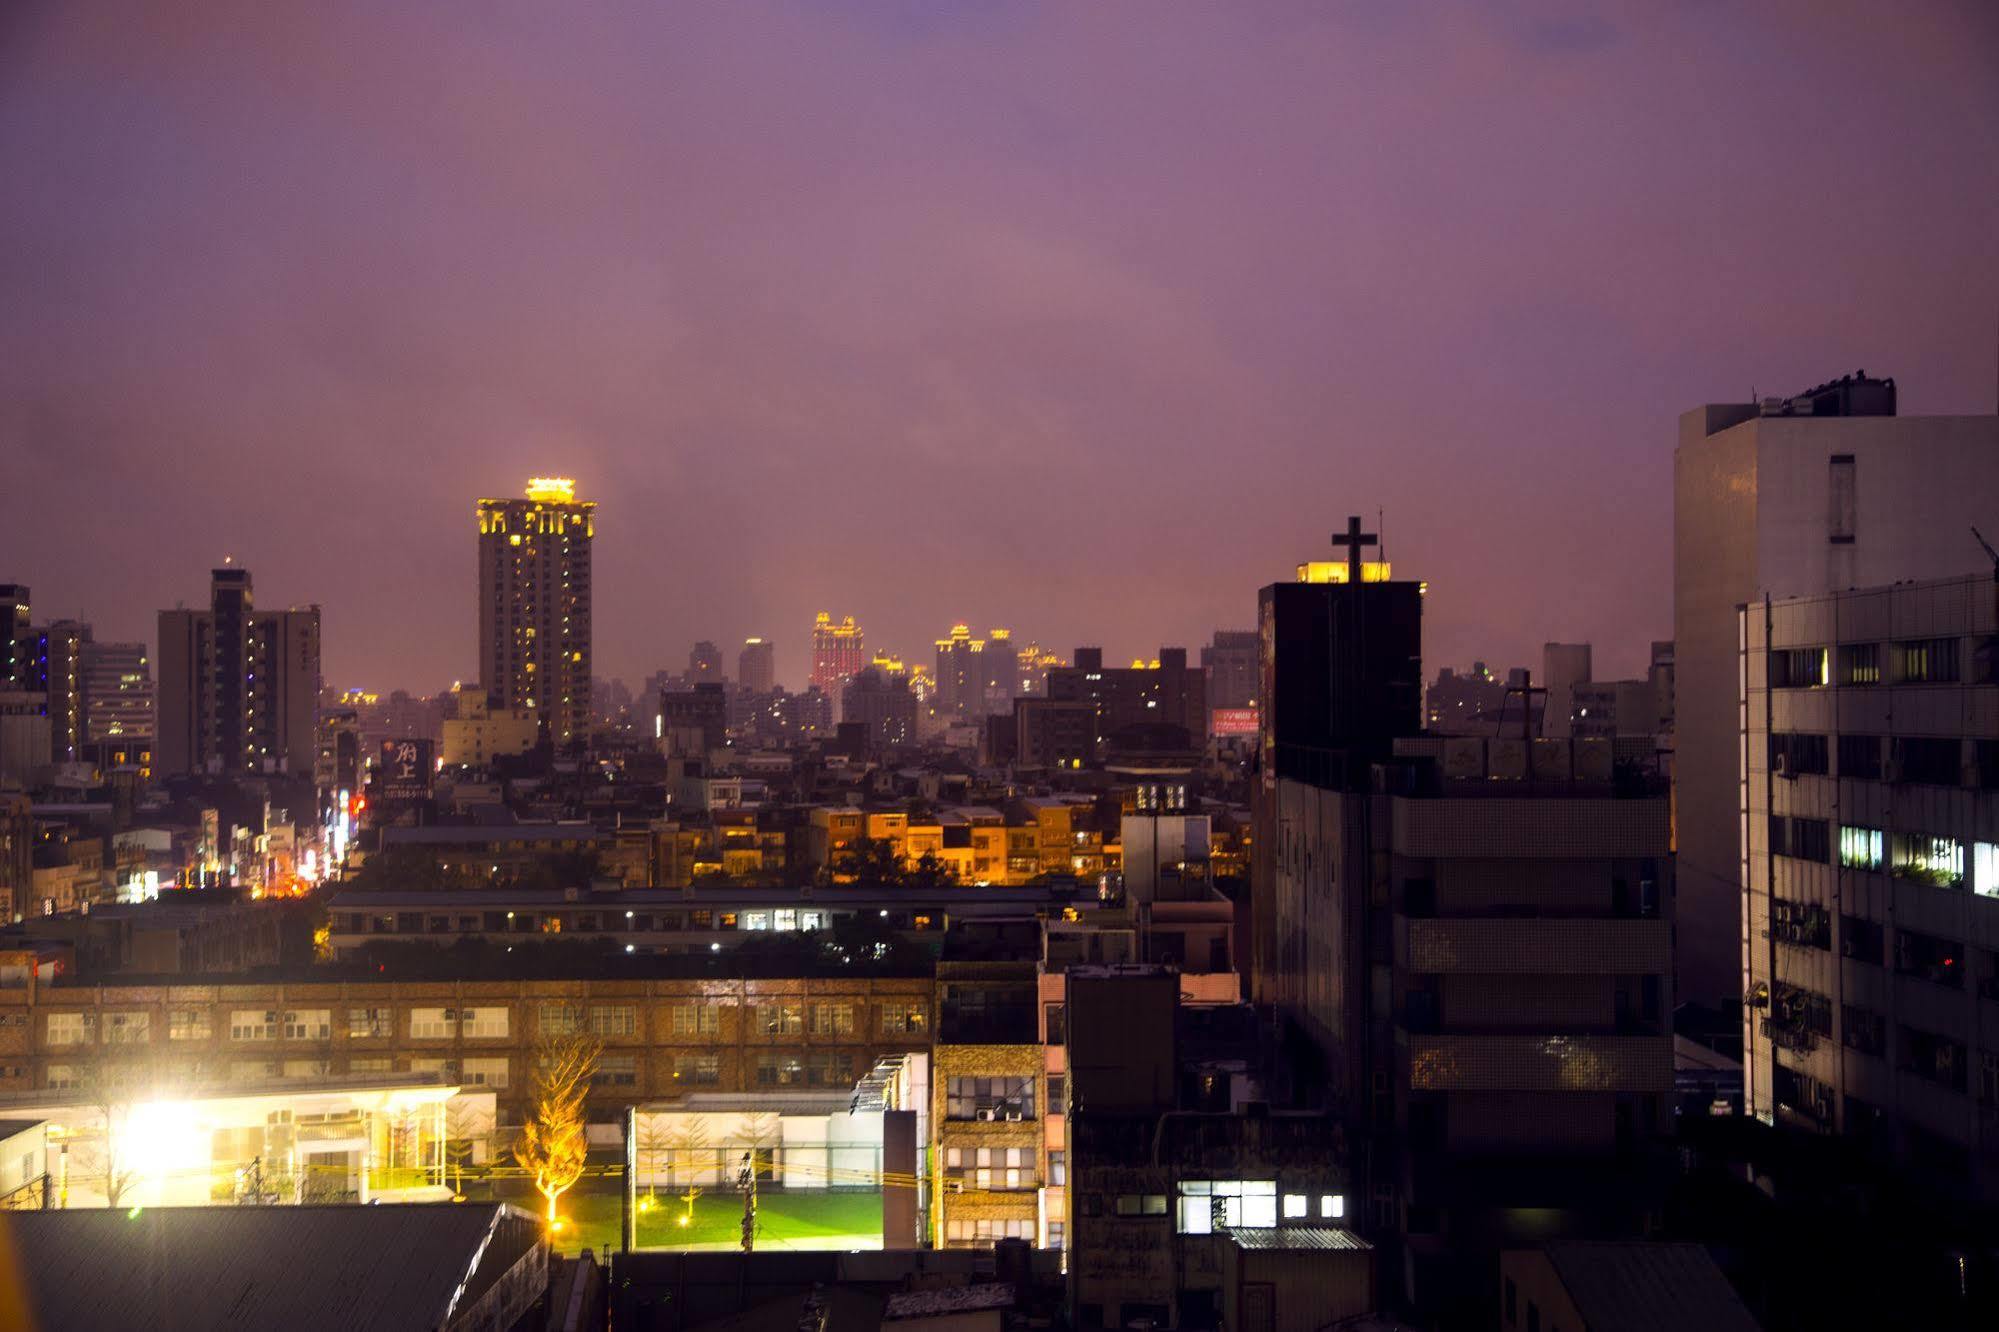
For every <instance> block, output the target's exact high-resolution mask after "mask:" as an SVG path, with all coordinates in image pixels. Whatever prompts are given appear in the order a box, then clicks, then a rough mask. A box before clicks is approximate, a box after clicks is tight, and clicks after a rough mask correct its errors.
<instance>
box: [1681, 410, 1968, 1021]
mask: <svg viewBox="0 0 1999 1332" xmlns="http://www.w3.org/2000/svg"><path fill="white" fill-rule="evenodd" d="M1862 413H1872V414H1862ZM1893 413H1894V382H1893V381H1892V380H1867V379H1861V378H1850V379H1848V380H1844V381H1838V382H1835V383H1833V384H1828V385H1825V386H1823V387H1822V388H1821V389H1819V390H1814V391H1813V392H1811V393H1807V394H1804V395H1801V396H1799V397H1798V398H1794V399H1788V400H1776V399H1772V400H1769V401H1766V402H1764V403H1761V404H1758V403H1725V404H1710V405H1708V406H1704V407H1697V408H1695V409H1694V410H1692V411H1690V412H1687V413H1685V414H1684V415H1682V416H1681V417H1680V426H1679V445H1678V448H1677V449H1676V451H1675V454H1674V480H1673V495H1674V498H1673V625H1674V632H1673V636H1674V640H1675V651H1676V669H1677V689H1676V704H1675V710H1676V718H1675V729H1676V732H1677V739H1676V745H1677V751H1678V752H1677V757H1676V759H1675V792H1674V794H1675V815H1676V830H1677V839H1678V859H1679V866H1678V890H1679V906H1680V912H1679V918H1680V927H1679V935H1678V939H1677V966H1678V969H1679V984H1678V986H1677V989H1678V992H1679V994H1680V997H1681V998H1682V999H1691V1000H1698V1001H1703V1002H1710V1003H1712V1002H1718V1001H1726V1000H1728V999H1731V998H1733V997H1734V995H1735V993H1736V987H1737V986H1738V985H1739V984H1740V981H1741V965H1740V959H1739V954H1740V941H1741V919H1740V888H1739V882H1740V877H1739V876H1740V864H1741V851H1742V848H1741V837H1740V832H1739V822H1738V820H1739V815H1740V807H1741V798H1740V797H1741V791H1740V782H1741V780H1742V773H1741V770H1740V764H1739V758H1740V739H1741V731H1740V727H1739V725H1738V719H1737V716H1736V708H1737V706H1738V704H1739V701H1740V691H1739V689H1738V687H1737V681H1736V671H1737V668H1738V665H1739V661H1738V652H1737V647H1738V644H1737V639H1736V633H1737V617H1736V608H1737V607H1738V606H1741V605H1743V604H1744V603H1746V602H1751V601H1760V600H1761V599H1762V598H1763V597H1764V596H1765V595H1766V594H1767V595H1769V596H1772V597H1795V596H1807V595H1813V594H1818V593H1824V592H1827V591H1837V590H1843V589H1846V588H1853V587H1875V586H1881V585H1884V584H1887V583H1891V582H1895V581H1897V580H1900V579H1912V578H1941V577H1947V576H1950V575H1953V574H1959V573H1962V572H1964V571H1965V570H1966V569H1968V568H1974V567H1976V566H1977V564H1978V561H1979V559H1980V555H1979V551H1978V547H1977V545H1976V544H1975V543H1974V542H1973V540H1972V537H1971V532H1970V530H1969V529H1970V528H1971V526H1972V525H1973V524H1977V525H1979V526H1981V527H1983V528H1985V529H1986V534H1987V535H1988V536H1992V535H1994V534H1993V532H1992V531H1991V529H1992V528H1993V527H1999V416H1930V417H1898V416H1896V415H1894V414H1893Z"/></svg>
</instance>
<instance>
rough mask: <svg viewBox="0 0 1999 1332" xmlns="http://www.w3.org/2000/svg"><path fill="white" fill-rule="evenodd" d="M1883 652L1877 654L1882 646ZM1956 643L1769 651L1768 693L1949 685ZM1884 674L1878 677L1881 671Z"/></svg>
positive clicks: (1954, 673) (1917, 641)
mask: <svg viewBox="0 0 1999 1332" xmlns="http://www.w3.org/2000/svg"><path fill="white" fill-rule="evenodd" d="M1884 647H1885V648H1886V651H1885V652H1884V651H1883V648H1884ZM1959 656H1960V653H1959V641H1958V640H1957V639H1955V638H1911V639H1903V640H1900V641H1897V642H1894V643H1887V644H1882V643H1841V644H1839V645H1838V646H1837V647H1836V648H1825V647H1796V648H1778V649H1776V650H1774V651H1772V652H1771V653H1770V687H1771V688H1772V689H1818V688H1823V687H1824V686H1826V685H1829V684H1831V683H1832V682H1833V681H1834V679H1837V680H1838V681H1839V683H1840V684H1841V685H1846V686H1858V687H1863V688H1864V687H1866V686H1868V685H1878V684H1954V683H1956V682H1957V681H1958V679H1959V678H1960V676H1959ZM1884 666H1886V667H1887V668H1888V673H1887V674H1886V675H1884V674H1883V667H1884Z"/></svg>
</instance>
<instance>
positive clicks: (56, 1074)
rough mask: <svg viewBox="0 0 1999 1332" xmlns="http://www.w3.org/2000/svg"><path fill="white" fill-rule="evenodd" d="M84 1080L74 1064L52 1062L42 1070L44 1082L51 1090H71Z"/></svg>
mask: <svg viewBox="0 0 1999 1332" xmlns="http://www.w3.org/2000/svg"><path fill="white" fill-rule="evenodd" d="M82 1082H83V1075H82V1074H80V1073H79V1072H77V1069H76V1065H74V1064H50V1065H48V1066H47V1067H46V1068H44V1069H43V1070H42V1083H43V1085H44V1086H46V1087H47V1088H48V1089H49V1090H50V1091H70V1090H72V1089H74V1088H76V1087H79V1086H81V1085H82Z"/></svg>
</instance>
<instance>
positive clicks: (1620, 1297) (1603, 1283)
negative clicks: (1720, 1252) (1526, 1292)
mask: <svg viewBox="0 0 1999 1332" xmlns="http://www.w3.org/2000/svg"><path fill="white" fill-rule="evenodd" d="M1546 1252H1547V1255H1548V1261H1549V1263H1550V1264H1552V1265H1553V1266H1554V1269H1555V1272H1556V1275H1558V1276H1559V1277H1561V1279H1562V1285H1563V1286H1564V1287H1565V1288H1566V1289H1567V1290H1568V1292H1569V1298H1570V1299H1572V1300H1574V1301H1575V1304H1576V1309H1577V1311H1578V1312H1580V1313H1581V1314H1582V1316H1583V1320H1584V1321H1585V1322H1586V1323H1588V1324H1589V1328H1590V1332H1680V1329H1683V1328H1690V1327H1693V1328H1699V1329H1700V1330H1701V1332H1759V1329H1758V1325H1757V1322H1756V1320H1755V1318H1753V1317H1752V1316H1751V1315H1750V1313H1749V1309H1748V1307H1747V1306H1745V1305H1744V1304H1743V1303H1742V1300H1741V1298H1740V1297H1738V1296H1737V1295H1736V1293H1735V1289H1734V1287H1732V1286H1730V1285H1729V1284H1728V1278H1727V1277H1724V1276H1723V1275H1722V1274H1721V1269H1720V1268H1719V1267H1717V1266H1716V1265H1715V1261H1714V1259H1713V1258H1711V1257H1709V1256H1708V1251H1707V1250H1706V1249H1704V1248H1702V1247H1701V1246H1700V1245H1698V1244H1650V1243H1638V1242H1632V1243H1618V1242H1597V1243H1582V1242H1576V1243H1563V1244H1550V1245H1549V1246H1548V1247H1547V1250H1546Z"/></svg>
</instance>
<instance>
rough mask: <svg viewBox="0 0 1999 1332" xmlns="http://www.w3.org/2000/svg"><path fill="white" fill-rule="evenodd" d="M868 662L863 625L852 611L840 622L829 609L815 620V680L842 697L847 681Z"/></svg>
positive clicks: (821, 687) (815, 682) (813, 655)
mask: <svg viewBox="0 0 1999 1332" xmlns="http://www.w3.org/2000/svg"><path fill="white" fill-rule="evenodd" d="M867 664H868V655H867V648H866V646H865V645H864V644H863V642H862V639H861V626H859V625H858V624H855V623H854V617H853V616H851V615H849V616H848V617H847V618H846V619H844V620H842V621H840V622H839V623H838V624H835V623H833V617H832V616H831V615H828V614H827V613H826V612H825V611H820V612H819V617H818V618H817V619H816V620H814V621H813V622H812V680H811V683H812V684H814V685H816V686H818V687H819V688H820V689H822V690H824V691H825V692H826V693H827V694H828V695H830V696H831V697H833V698H838V697H840V695H841V693H842V691H844V690H845V688H846V685H847V681H849V680H851V679H853V678H854V677H855V676H856V675H859V674H860V673H861V671H862V670H863V669H864V668H865V667H866V666H867Z"/></svg>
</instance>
